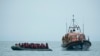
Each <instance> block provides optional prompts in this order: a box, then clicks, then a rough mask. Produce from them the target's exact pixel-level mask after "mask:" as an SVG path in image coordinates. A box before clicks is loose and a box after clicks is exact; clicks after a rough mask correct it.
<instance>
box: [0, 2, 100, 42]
mask: <svg viewBox="0 0 100 56" xmlns="http://www.w3.org/2000/svg"><path fill="white" fill-rule="evenodd" d="M73 14H74V15H75V17H74V18H75V21H76V22H77V23H78V24H79V25H80V27H81V30H82V29H83V27H82V25H83V23H84V33H85V35H86V37H87V36H89V38H90V40H91V41H100V25H99V24H100V0H0V41H61V40H62V36H63V35H64V34H65V33H66V22H67V26H69V25H70V23H71V20H72V19H73V17H72V15H73Z"/></svg>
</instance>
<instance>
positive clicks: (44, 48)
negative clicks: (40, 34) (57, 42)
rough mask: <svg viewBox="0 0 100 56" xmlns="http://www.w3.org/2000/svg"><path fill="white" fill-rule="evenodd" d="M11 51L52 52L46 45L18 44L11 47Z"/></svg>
mask: <svg viewBox="0 0 100 56" xmlns="http://www.w3.org/2000/svg"><path fill="white" fill-rule="evenodd" d="M11 48H12V50H32V51H52V49H50V48H49V46H48V43H46V44H43V43H41V44H39V43H19V44H15V45H14V46H11Z"/></svg>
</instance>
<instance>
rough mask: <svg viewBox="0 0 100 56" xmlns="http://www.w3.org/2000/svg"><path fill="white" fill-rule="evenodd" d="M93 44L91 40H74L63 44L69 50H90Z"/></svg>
mask: <svg viewBox="0 0 100 56" xmlns="http://www.w3.org/2000/svg"><path fill="white" fill-rule="evenodd" d="M90 46H91V42H90V41H88V40H84V41H73V42H70V43H67V44H62V47H63V48H66V49H67V50H88V49H89V47H90Z"/></svg>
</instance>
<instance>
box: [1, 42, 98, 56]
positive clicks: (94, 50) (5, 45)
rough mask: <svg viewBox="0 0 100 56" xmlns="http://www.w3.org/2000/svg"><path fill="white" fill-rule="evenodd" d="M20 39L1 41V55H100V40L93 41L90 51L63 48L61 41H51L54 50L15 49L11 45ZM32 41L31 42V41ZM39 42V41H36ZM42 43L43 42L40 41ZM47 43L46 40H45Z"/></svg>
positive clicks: (50, 44)
mask: <svg viewBox="0 0 100 56" xmlns="http://www.w3.org/2000/svg"><path fill="white" fill-rule="evenodd" d="M19 42H20V41H17V42H16V41H0V56H100V42H92V46H91V47H90V49H89V50H88V51H68V50H63V48H62V47H61V42H57V41H49V42H48V44H49V48H51V49H52V50H53V51H25V50H24V51H14V50H12V49H11V46H12V45H14V44H15V43H19ZM30 43H31V42H30ZM36 43H38V42H36ZM39 43H42V42H39ZM43 43H46V42H43Z"/></svg>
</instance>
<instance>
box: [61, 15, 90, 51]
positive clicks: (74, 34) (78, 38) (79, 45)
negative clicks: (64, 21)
mask: <svg viewBox="0 0 100 56" xmlns="http://www.w3.org/2000/svg"><path fill="white" fill-rule="evenodd" d="M72 22H73V23H72V25H71V26H69V29H68V32H67V33H66V34H65V35H64V36H63V37H62V47H63V48H65V49H67V50H88V49H89V48H90V46H91V42H90V40H89V38H88V39H86V36H85V34H84V31H83V33H82V32H81V29H80V27H79V25H77V24H75V19H74V15H73V19H72ZM83 29H84V27H83Z"/></svg>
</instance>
